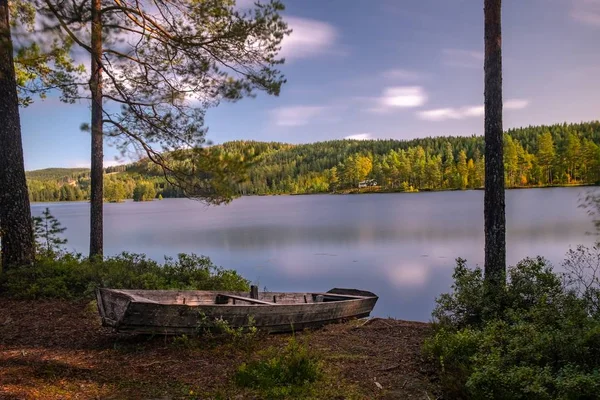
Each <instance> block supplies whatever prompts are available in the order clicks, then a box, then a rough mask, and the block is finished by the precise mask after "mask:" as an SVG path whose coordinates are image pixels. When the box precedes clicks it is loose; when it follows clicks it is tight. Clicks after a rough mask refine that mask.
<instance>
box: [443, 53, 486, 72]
mask: <svg viewBox="0 0 600 400" xmlns="http://www.w3.org/2000/svg"><path fill="white" fill-rule="evenodd" d="M442 57H443V62H444V64H445V65H448V66H451V67H462V68H483V59H484V54H483V52H482V51H474V50H462V49H444V50H442Z"/></svg>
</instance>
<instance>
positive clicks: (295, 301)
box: [96, 286, 378, 335]
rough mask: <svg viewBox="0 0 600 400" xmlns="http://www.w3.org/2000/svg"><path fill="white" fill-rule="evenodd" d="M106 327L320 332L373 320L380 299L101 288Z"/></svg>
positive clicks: (343, 293) (358, 293) (355, 293)
mask: <svg viewBox="0 0 600 400" xmlns="http://www.w3.org/2000/svg"><path fill="white" fill-rule="evenodd" d="M96 298H97V300H98V311H99V312H100V316H101V317H102V325H104V326H109V327H112V328H114V329H115V330H117V331H123V332H134V333H144V334H167V335H176V334H193V333H196V332H198V331H199V330H201V329H203V328H209V329H210V328H211V326H212V327H214V321H218V320H223V321H226V322H227V323H228V325H229V326H230V327H233V328H238V327H248V326H255V327H256V328H258V329H261V330H264V331H267V332H289V331H295V330H301V329H304V328H314V327H319V326H322V325H325V324H329V323H334V322H340V321H343V320H347V319H351V318H364V317H368V316H369V314H370V313H371V311H372V310H373V307H375V303H376V302H377V299H378V297H377V296H376V295H375V294H373V293H371V292H367V291H363V290H356V289H331V290H330V291H328V292H327V293H279V292H261V293H260V294H259V293H258V289H257V288H256V286H253V287H252V289H251V291H250V293H247V292H226V291H200V290H189V291H180V290H117V289H97V290H96Z"/></svg>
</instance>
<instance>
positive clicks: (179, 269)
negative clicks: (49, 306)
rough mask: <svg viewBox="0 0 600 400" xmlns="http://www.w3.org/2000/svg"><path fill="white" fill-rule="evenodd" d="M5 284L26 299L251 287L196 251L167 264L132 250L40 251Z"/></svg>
mask: <svg viewBox="0 0 600 400" xmlns="http://www.w3.org/2000/svg"><path fill="white" fill-rule="evenodd" d="M0 284H1V285H2V288H3V291H4V292H5V293H6V294H8V295H9V296H12V297H15V298H27V299H39V298H63V299H78V298H89V297H91V296H93V292H94V289H95V288H97V287H110V288H115V289H154V290H156V289H190V290H192V289H193V290H234V291H237V290H239V291H247V290H249V281H248V280H246V279H244V278H243V277H241V276H240V275H239V274H238V273H237V272H235V271H232V270H226V269H223V268H221V267H218V266H215V265H214V264H212V262H211V261H210V259H209V258H207V257H203V256H197V255H195V254H191V255H187V254H179V256H178V258H176V259H173V258H166V260H165V263H164V264H162V265H161V264H159V263H157V262H156V261H153V260H150V259H148V258H147V257H146V256H145V255H142V254H131V253H122V254H120V255H118V256H115V257H108V258H106V259H105V260H103V261H90V260H89V259H87V258H84V257H82V256H81V255H79V254H70V253H66V254H58V255H56V256H40V257H38V259H37V260H36V262H35V264H34V265H32V266H25V267H20V268H14V269H11V270H9V271H7V272H6V273H5V274H3V276H2V281H1V282H0Z"/></svg>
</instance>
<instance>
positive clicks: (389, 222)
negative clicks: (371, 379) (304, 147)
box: [32, 188, 595, 321]
mask: <svg viewBox="0 0 600 400" xmlns="http://www.w3.org/2000/svg"><path fill="white" fill-rule="evenodd" d="M584 190H586V189H583V188H553V189H527V190H510V191H507V199H506V202H507V229H508V233H507V251H508V254H507V256H508V262H509V264H514V263H516V262H517V261H519V260H521V259H523V258H524V257H527V256H536V255H543V256H544V257H546V258H547V259H549V260H550V261H552V262H553V263H554V264H555V266H557V267H560V264H561V261H562V260H563V258H564V255H565V253H566V252H567V250H568V249H569V248H570V247H574V246H576V245H577V244H592V243H593V242H594V240H595V238H594V237H593V236H590V235H587V234H586V233H587V232H591V231H593V225H592V223H591V221H590V219H589V217H588V216H587V215H586V213H585V211H584V210H582V209H580V208H578V207H577V205H578V197H579V195H580V193H582V192H583V191H584ZM45 207H49V208H50V210H51V212H52V214H53V215H54V216H55V217H57V218H58V219H59V220H60V222H61V223H62V224H63V226H65V227H66V228H67V231H66V232H65V236H66V238H67V239H68V244H67V248H68V249H69V250H74V251H78V252H82V253H84V254H86V253H87V251H88V246H89V245H88V234H89V232H88V230H89V204H88V203H85V202H71V203H46V204H43V203H36V204H34V205H32V210H33V214H34V215H39V214H41V212H42V210H43V209H44V208H45ZM104 209H105V225H104V226H105V234H104V244H105V254H106V255H113V254H117V253H120V252H122V251H129V252H139V253H146V254H147V255H148V256H150V257H152V258H154V259H156V260H162V259H163V257H164V255H169V256H175V255H177V253H181V252H187V253H191V252H194V253H197V254H203V255H207V256H209V257H210V258H211V259H212V260H213V262H214V263H215V264H217V265H221V266H223V267H225V268H232V269H236V270H238V271H239V272H240V273H241V274H242V275H243V276H245V277H246V278H248V279H250V280H252V281H253V282H254V283H257V284H258V285H259V288H260V289H261V290H262V289H263V288H265V287H266V288H267V289H268V290H273V291H326V290H329V289H331V288H333V287H350V288H359V289H365V290H370V291H373V292H375V293H376V294H378V295H379V297H380V298H379V301H378V303H377V306H376V308H375V311H374V314H375V315H378V316H384V317H385V316H391V317H396V318H401V319H409V320H420V321H428V320H429V316H430V313H431V310H432V308H433V306H434V299H435V297H436V296H437V295H438V294H440V293H442V292H446V291H448V290H449V287H450V284H451V275H452V269H453V267H454V260H455V259H456V258H457V257H462V258H465V259H467V260H468V263H469V264H470V265H475V264H479V265H483V257H484V256H483V244H484V238H483V191H456V192H433V193H397V194H365V195H311V196H277V197H244V198H241V199H238V200H235V201H233V202H232V203H231V204H229V205H226V206H219V207H215V206H210V207H208V206H205V205H202V204H201V203H198V202H195V201H192V200H187V199H165V200H163V201H154V202H148V203H133V202H126V203H121V204H105V208H104Z"/></svg>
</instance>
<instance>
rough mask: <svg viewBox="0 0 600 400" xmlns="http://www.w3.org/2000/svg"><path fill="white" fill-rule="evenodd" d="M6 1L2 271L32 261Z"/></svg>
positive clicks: (0, 17)
mask: <svg viewBox="0 0 600 400" xmlns="http://www.w3.org/2000/svg"><path fill="white" fill-rule="evenodd" d="M8 18H9V11H8V0H0V234H1V236H2V267H3V268H4V269H6V268H9V267H14V266H20V265H27V264H31V263H32V262H33V259H34V245H33V227H32V222H31V208H30V205H29V195H28V193H27V181H26V179H25V165H24V161H23V145H22V143H21V125H20V119H19V103H18V97H17V83H16V80H15V67H14V62H13V47H12V40H11V36H10V25H9V19H8Z"/></svg>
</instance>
